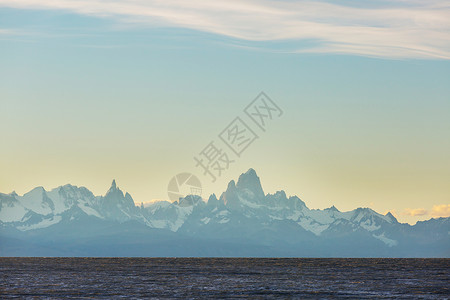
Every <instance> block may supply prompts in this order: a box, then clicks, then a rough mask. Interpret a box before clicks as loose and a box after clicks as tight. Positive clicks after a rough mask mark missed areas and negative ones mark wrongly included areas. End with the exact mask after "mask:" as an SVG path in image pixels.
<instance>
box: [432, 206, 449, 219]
mask: <svg viewBox="0 0 450 300" xmlns="http://www.w3.org/2000/svg"><path fill="white" fill-rule="evenodd" d="M431 216H432V217H436V218H440V217H444V218H446V217H450V204H442V205H433V208H432V210H431Z"/></svg>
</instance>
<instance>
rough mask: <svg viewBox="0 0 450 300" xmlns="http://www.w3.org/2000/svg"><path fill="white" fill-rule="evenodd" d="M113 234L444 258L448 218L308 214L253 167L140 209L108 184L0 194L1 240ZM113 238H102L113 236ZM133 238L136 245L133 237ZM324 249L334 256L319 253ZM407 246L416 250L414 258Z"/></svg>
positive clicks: (364, 211) (363, 211)
mask: <svg viewBox="0 0 450 300" xmlns="http://www.w3.org/2000/svg"><path fill="white" fill-rule="evenodd" d="M89 224H90V225H89ZM102 224H103V225H102ZM114 224H117V225H114ZM138 224H139V225H138ZM86 228H87V229H86ZM100 228H103V229H100ZM108 228H110V229H108ZM112 228H115V229H114V230H115V232H116V231H117V228H122V229H123V230H125V228H127V229H126V232H130V234H131V235H133V234H137V232H140V233H139V234H144V235H145V233H142V230H144V232H145V230H149V232H155V230H156V231H157V232H161V234H160V235H158V236H159V238H160V237H161V236H167V237H169V236H171V237H173V234H175V236H177V237H178V238H182V239H185V238H188V239H206V240H207V241H209V242H212V241H219V240H220V241H221V243H222V242H223V241H226V242H227V243H234V244H235V243H238V244H239V243H241V244H242V243H244V244H246V243H247V244H248V243H252V245H253V246H255V245H261V246H264V247H269V248H272V247H276V246H277V245H284V246H282V247H287V248H286V249H285V250H286V251H287V249H290V250H289V251H288V252H283V253H297V252H295V251H306V250H308V251H309V252H299V253H305V255H315V254H319V253H323V255H327V253H334V254H333V255H347V254H349V253H353V254H352V255H356V256H358V255H360V254H359V253H361V251H366V252H364V253H370V255H374V256H376V255H378V254H381V253H383V255H390V253H399V255H402V256H403V255H404V256H408V255H409V254H410V253H416V255H426V253H430V252H429V251H431V250H430V249H431V247H433V245H435V246H436V247H437V248H436V249H439V251H440V252H439V253H444V256H445V255H447V254H446V253H448V255H450V253H449V252H450V238H449V237H450V236H449V232H450V222H449V218H443V219H437V220H434V219H432V220H429V221H426V222H418V223H417V224H416V225H414V226H410V225H408V224H400V223H399V222H398V221H397V220H396V219H395V217H394V216H392V214H390V213H388V214H386V215H382V214H379V213H377V212H375V211H373V210H372V209H370V208H357V209H355V210H352V211H347V212H341V211H339V210H338V209H337V208H336V207H334V206H332V207H330V208H327V209H324V210H319V209H309V208H308V207H307V205H306V204H305V202H303V201H302V200H301V199H299V198H298V197H296V196H290V197H288V196H287V195H286V193H285V192H284V191H278V192H276V193H274V194H265V193H264V191H263V188H262V185H261V182H260V179H259V177H258V176H257V174H256V172H255V171H254V170H253V169H250V170H248V171H247V172H246V173H244V174H242V175H241V176H240V177H239V179H238V181H237V182H235V181H233V180H232V181H230V183H229V184H228V187H227V189H226V191H225V192H223V193H222V194H221V195H220V197H219V198H217V197H216V195H214V194H213V195H211V196H210V197H209V199H208V201H207V202H205V201H203V200H202V199H201V198H200V197H198V196H192V195H190V196H187V197H184V198H180V199H179V200H178V201H175V202H173V203H170V202H167V201H160V202H156V203H153V204H151V205H149V206H147V207H143V206H140V207H139V206H136V205H135V203H134V201H133V198H132V197H131V195H130V194H128V193H125V194H124V193H123V192H122V191H121V190H120V189H119V188H118V187H117V185H116V182H115V181H113V182H112V184H111V187H110V188H109V190H108V191H107V192H106V194H105V195H104V196H94V195H93V194H92V193H91V192H90V191H89V190H88V189H86V188H84V187H76V186H72V185H69V184H68V185H65V186H61V187H58V188H55V189H53V190H51V191H46V190H45V189H44V188H42V187H37V188H35V189H33V190H31V191H30V192H28V193H26V194H24V195H23V196H19V195H17V194H16V193H11V194H0V229H1V230H2V231H1V232H3V233H1V232H0V238H1V236H2V235H1V234H6V235H11V236H10V237H13V238H15V237H16V236H17V235H23V236H24V237H34V236H39V235H40V234H44V232H46V234H49V235H50V236H52V235H53V233H54V232H64V231H67V230H70V231H71V235H69V236H72V237H73V238H74V239H75V237H77V236H80V234H81V232H82V230H84V231H83V232H87V233H88V234H89V235H91V234H92V235H94V236H95V234H96V232H97V234H102V235H103V234H106V233H105V232H109V231H108V230H113V229H112ZM138 228H139V230H138ZM122 229H121V230H120V231H121V232H122ZM52 232H53V233H52ZM115 232H110V233H108V235H111V236H113V235H114V234H115ZM133 232H134V233H133ZM169 232H171V234H172V235H170V234H169ZM58 236H59V235H58ZM60 236H64V234H60ZM152 236H153V233H152ZM136 239H137V240H139V238H138V237H137V236H136ZM209 242H208V243H209ZM288 245H290V246H288ZM416 246H417V247H418V248H417V247H416ZM280 247H281V246H280ZM327 247H328V248H330V247H331V248H330V249H334V250H333V251H335V252H330V251H332V250H324V249H323V248H327ZM414 247H416V248H414ZM238 248H239V247H238ZM410 248H411V249H417V250H415V251H416V252H413V251H412V250H411V249H410ZM265 249H267V248H265ZM280 249H284V248H280ZM295 249H297V250H295ZM305 249H306V250H305ZM319 249H321V250H320V251H319ZM355 249H360V250H355ZM292 251H293V252H292ZM324 251H325V252H324ZM326 251H328V252H326ZM358 251H360V252H358ZM393 251H396V252H393ZM427 251H428V252H427ZM436 251H437V250H436ZM436 253H437V252H436ZM349 255H350V254H349Z"/></svg>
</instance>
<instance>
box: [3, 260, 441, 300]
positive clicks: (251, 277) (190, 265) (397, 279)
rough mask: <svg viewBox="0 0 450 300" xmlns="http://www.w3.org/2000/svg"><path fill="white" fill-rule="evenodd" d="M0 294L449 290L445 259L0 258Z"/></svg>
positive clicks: (399, 294)
mask: <svg viewBox="0 0 450 300" xmlns="http://www.w3.org/2000/svg"><path fill="white" fill-rule="evenodd" d="M0 274H1V275H0V276H1V278H0V298H15V297H17V298H75V299H83V298H104V299H111V298H122V297H129V298H183V299H185V298H194V299H195V298H247V297H249V298H291V299H292V298H297V299H304V298H354V299H361V298H376V299H380V298H424V299H447V298H448V297H449V296H450V288H449V286H450V259H304V258H299V259H297V258H288V259H284V258H281V259H271V258H268V259H266V258H0Z"/></svg>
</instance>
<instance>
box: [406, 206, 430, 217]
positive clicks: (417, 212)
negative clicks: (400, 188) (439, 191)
mask: <svg viewBox="0 0 450 300" xmlns="http://www.w3.org/2000/svg"><path fill="white" fill-rule="evenodd" d="M404 215H406V216H411V217H416V216H425V215H428V211H427V210H425V209H423V208H414V209H411V208H407V209H405V213H404Z"/></svg>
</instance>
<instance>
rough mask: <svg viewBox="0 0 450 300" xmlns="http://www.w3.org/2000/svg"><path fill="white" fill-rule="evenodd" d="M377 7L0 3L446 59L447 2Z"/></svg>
mask: <svg viewBox="0 0 450 300" xmlns="http://www.w3.org/2000/svg"><path fill="white" fill-rule="evenodd" d="M382 3H383V4H377V5H376V7H350V6H345V5H338V4H332V3H327V2H320V1H315V2H311V1H296V2H293V1H274V0H272V1H265V0H258V1H256V0H228V1H211V0H189V1H187V0H185V1H180V0H164V1H160V0H157V1H154V0H122V1H117V0H103V1H100V0H90V1H76V0H58V1H53V0H0V6H3V7H13V8H18V9H57V10H65V11H71V12H74V13H78V14H83V15H90V16H95V17H110V18H115V19H117V20H118V21H120V22H126V23H131V24H134V25H137V26H159V27H160V26H164V27H177V28H187V29H192V30H199V31H202V32H208V33H212V34H217V35H221V36H226V37H230V38H234V39H239V40H242V41H247V42H249V43H252V42H265V41H294V42H296V45H297V46H296V48H295V49H294V50H292V49H289V50H288V49H286V50H285V52H298V53H342V54H352V55H363V56H373V57H382V58H394V59H396V58H399V59H404V58H421V59H424V58H425V59H429V58H432V59H450V5H449V4H448V2H447V1H436V0H430V1H414V0H413V1H400V0H396V1H389V2H382ZM304 41H309V42H308V43H304ZM310 41H314V43H311V42H310ZM261 47H264V46H261ZM281 51H283V50H281Z"/></svg>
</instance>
